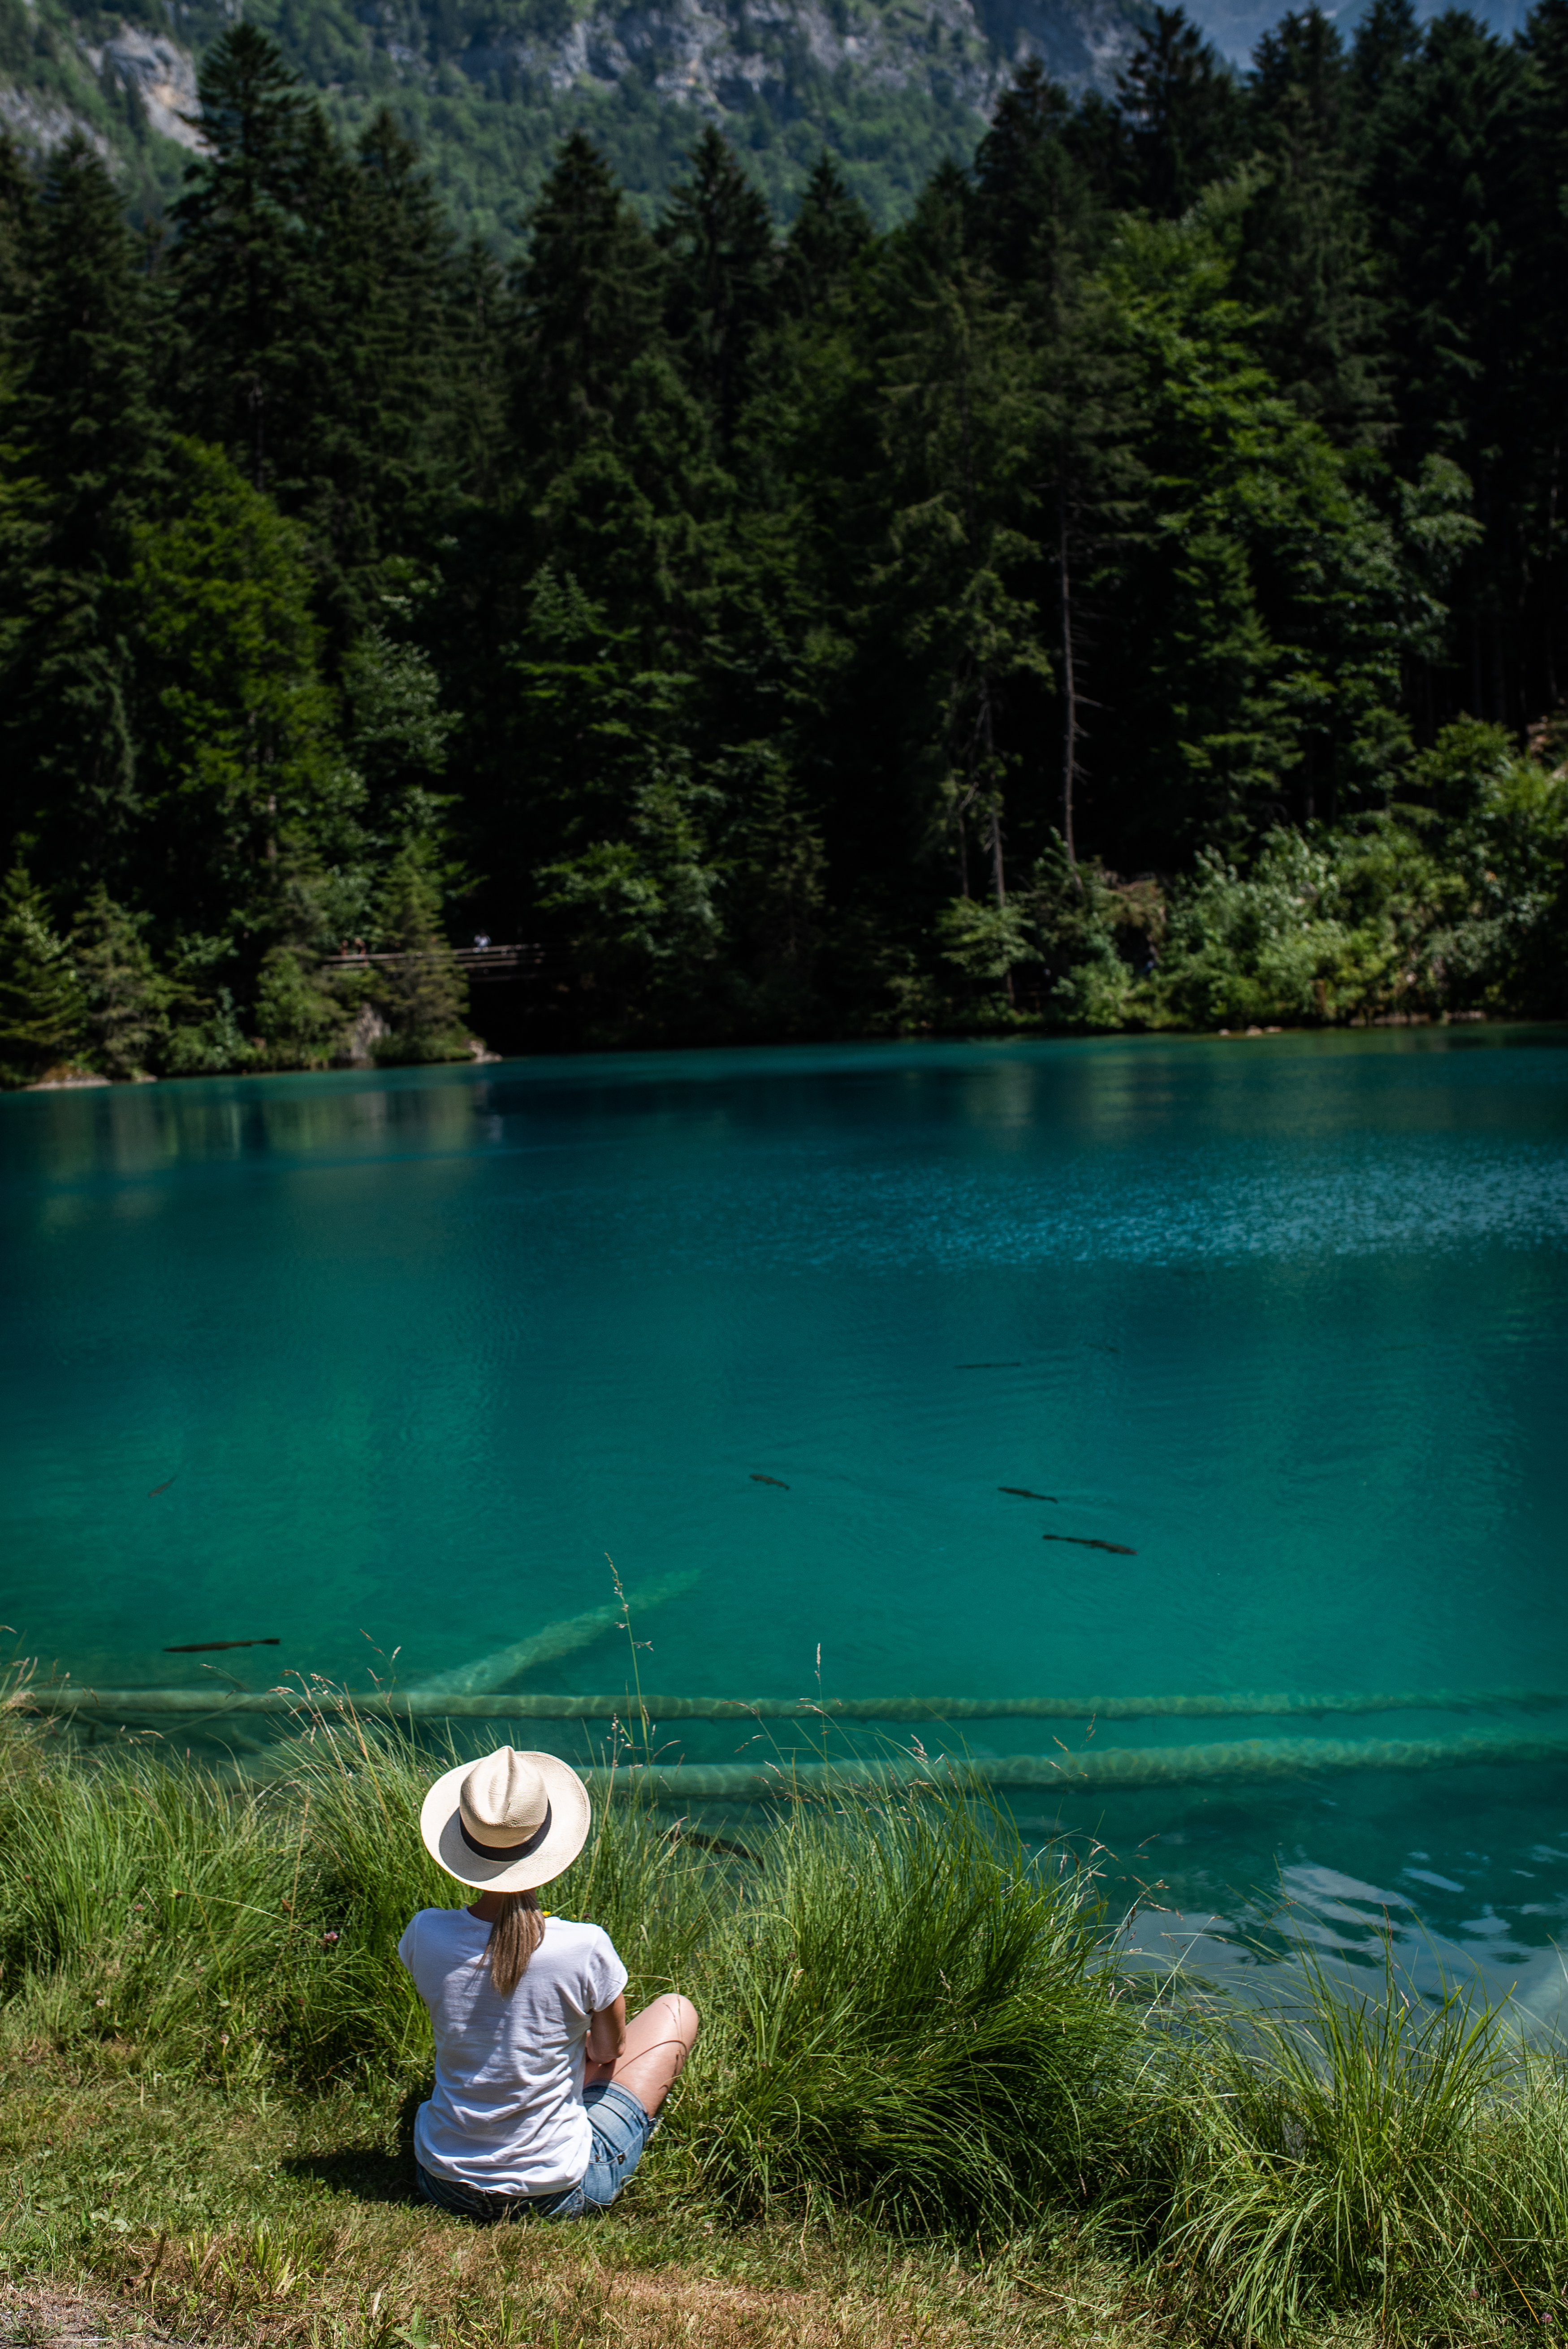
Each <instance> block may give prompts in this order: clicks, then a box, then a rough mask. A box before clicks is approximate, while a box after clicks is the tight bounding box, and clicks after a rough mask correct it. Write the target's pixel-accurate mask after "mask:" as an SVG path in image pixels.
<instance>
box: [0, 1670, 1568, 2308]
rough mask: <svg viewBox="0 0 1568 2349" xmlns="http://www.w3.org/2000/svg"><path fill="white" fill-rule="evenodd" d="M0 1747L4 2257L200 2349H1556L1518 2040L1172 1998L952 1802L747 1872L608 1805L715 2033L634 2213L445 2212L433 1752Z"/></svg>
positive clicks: (1500, 2022) (1565, 2245)
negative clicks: (424, 2174)
mask: <svg viewBox="0 0 1568 2349" xmlns="http://www.w3.org/2000/svg"><path fill="white" fill-rule="evenodd" d="M3 1726H4V1733H5V1734H4V1743H3V1744H0V1816H3V1832H0V1884H3V1888H4V1901H3V1904H0V1918H3V1920H4V1921H3V1924H0V1963H3V1967H4V1974H3V1989H4V1999H3V2004H0V2082H3V2102H0V2111H3V2114H4V2123H3V2126H4V2131H5V2150H6V2153H7V2155H8V2157H9V2163H10V2168H11V2178H12V2189H13V2190H12V2194H11V2198H10V2200H9V2202H8V2204H7V2207H6V2208H5V2211H4V2213H0V2264H3V2266H4V2269H5V2272H6V2273H7V2274H8V2275H9V2277H10V2278H11V2279H12V2281H13V2282H14V2283H15V2282H16V2281H17V2280H18V2279H26V2280H31V2281H32V2282H34V2283H47V2284H52V2285H54V2286H56V2287H64V2286H69V2285H86V2286H87V2287H88V2288H89V2289H90V2290H92V2291H95V2292H98V2293H99V2294H105V2293H107V2294H108V2295H110V2296H111V2297H113V2298H114V2299H115V2300H116V2301H117V2302H119V2306H120V2308H121V2311H122V2316H123V2322H124V2323H126V2324H127V2325H129V2326H134V2325H136V2324H138V2323H142V2322H147V2323H154V2324H157V2325H159V2326H161V2327H163V2328H164V2329H165V2330H167V2331H170V2332H172V2333H175V2334H177V2335H181V2336H182V2337H191V2336H197V2335H199V2336H201V2337H203V2338H222V2339H224V2340H229V2341H246V2342H249V2341H253V2340H254V2341H258V2342H260V2341H267V2342H273V2341H275V2342H280V2343H282V2342H289V2343H293V2342H296V2341H297V2342H300V2343H306V2342H308V2343H310V2344H312V2349H315V2344H325V2343H332V2344H345V2349H348V2344H353V2349H359V2345H360V2344H365V2349H389V2344H392V2343H394V2342H402V2343H405V2344H409V2349H427V2344H431V2345H432V2349H448V2344H457V2343H459V2342H461V2343H464V2344H469V2343H472V2344H479V2349H490V2344H495V2349H511V2344H520V2343H530V2344H531V2343H534V2342H539V2343H548V2344H550V2349H575V2344H579V2343H582V2344H587V2343H598V2342H602V2341H603V2342H609V2341H612V2340H614V2341H616V2342H629V2343H635V2344H649V2349H656V2344H657V2345H662V2344H665V2342H668V2343H670V2344H674V2343H676V2342H683V2343H684V2342H687V2341H696V2342H702V2343H707V2342H712V2343H716V2344H717V2343H725V2344H729V2343H741V2342H748V2343H749V2342H756V2343H758V2344H761V2343H764V2342H766V2343H774V2342H800V2343H805V2342H818V2341H821V2342H829V2341H830V2342H834V2343H843V2344H865V2345H866V2349H882V2344H887V2349H897V2344H905V2343H914V2342H920V2343H930V2344H948V2343H953V2344H958V2343H961V2342H985V2343H990V2342H995V2343H1012V2342H1015V2341H1016V2342H1020V2343H1021V2342H1023V2341H1025V2340H1038V2339H1040V2338H1041V2337H1042V2336H1044V2337H1048V2338H1052V2339H1060V2340H1063V2341H1071V2340H1075V2339H1078V2338H1080V2337H1081V2338H1083V2339H1085V2340H1086V2341H1087V2340H1089V2339H1095V2340H1099V2341H1101V2342H1105V2341H1110V2342H1113V2343H1117V2344H1121V2343H1124V2342H1125V2343H1128V2344H1130V2343H1131V2342H1133V2341H1134V2340H1142V2339H1147V2338H1149V2337H1150V2336H1151V2335H1153V2334H1159V2335H1161V2336H1166V2337H1169V2336H1172V2335H1178V2334H1179V2335H1181V2336H1183V2337H1188V2338H1192V2339H1200V2338H1202V2339H1216V2340H1242V2339H1249V2338H1256V2339H1260V2340H1267V2339H1287V2338H1288V2339H1290V2340H1293V2341H1294V2340H1302V2339H1306V2338H1309V2337H1317V2336H1319V2335H1322V2336H1325V2337H1326V2336H1328V2335H1331V2334H1332V2335H1335V2336H1336V2337H1346V2338H1348V2337H1357V2338H1370V2337H1374V2336H1376V2337H1379V2338H1387V2339H1398V2340H1408V2341H1416V2340H1421V2341H1426V2340H1436V2339H1444V2340H1448V2339H1460V2338H1463V2339H1465V2340H1467V2341H1475V2342H1478V2343H1479V2342H1482V2341H1487V2340H1494V2339H1495V2340H1501V2339H1504V2338H1511V2337H1513V2336H1515V2335H1517V2334H1519V2333H1522V2332H1529V2333H1535V2334H1537V2335H1539V2334H1540V2333H1542V2332H1543V2331H1546V2332H1551V2331H1553V2330H1554V2329H1555V2327H1556V2326H1557V2325H1558V2324H1559V2323H1561V2322H1562V2321H1563V2315H1564V2313H1565V2302H1564V2287H1565V2286H1568V2147H1565V2144H1564V2128H1563V2121H1564V2117H1565V2116H1568V2091H1565V2083H1564V2071H1563V2064H1562V2062H1561V2060H1560V2057H1559V2054H1558V2053H1557V2051H1556V2050H1555V2049H1553V2048H1547V2049H1545V2050H1542V2049H1540V2048H1534V2049H1532V2048H1529V2047H1526V2046H1525V2045H1524V2044H1522V2041H1521V2040H1520V2039H1519V2037H1518V2035H1517V2034H1515V2033H1512V2032H1511V2030H1510V2028H1509V2026H1508V2023H1507V2020H1506V2017H1505V2016H1502V2015H1500V2014H1498V2013H1495V2012H1492V2011H1488V2010H1484V2009H1482V2008H1481V2007H1480V2006H1479V2005H1478V2006H1474V2007H1470V2008H1465V2007H1463V2006H1460V2005H1459V2004H1456V2003H1450V2004H1449V2005H1448V2006H1446V2007H1445V2006H1443V2005H1441V2004H1440V2003H1435V2002H1430V2001H1427V2002H1421V2001H1418V2000H1415V1999H1414V1998H1408V1997H1406V1996H1403V1995H1401V1994H1400V1991H1399V1986H1398V1983H1397V1982H1394V1981H1392V1980H1390V1982H1389V1983H1388V1984H1387V1992H1388V1993H1389V1994H1388V1995H1387V1996H1385V1995H1382V1994H1381V1993H1380V1994H1378V1995H1376V1996H1372V1997H1369V1998H1367V1999H1366V2000H1365V2001H1360V2002H1358V2001H1355V2000H1349V2001H1346V1999H1345V1998H1344V1997H1343V1995H1339V1996H1336V1995H1335V1994H1334V1993H1332V1992H1330V1991H1329V1989H1328V1988H1327V1987H1326V1985H1325V1984H1322V1983H1319V1984H1318V1985H1317V1988H1316V1990H1315V1992H1309V1996H1308V1999H1307V2002H1306V2004H1305V2010H1304V2011H1303V2012H1301V2013H1297V2014H1295V2015H1293V2016H1287V2015H1285V2014H1284V2013H1275V2012H1270V2011H1263V2010H1258V2009H1243V2008H1242V2007H1239V2006H1233V2005H1231V2004H1229V2003H1227V2002H1225V2001H1223V2000H1221V1999H1218V1998H1216V1997H1214V1996H1212V1995H1204V1994H1201V1993H1200V1992H1198V1991H1196V1990H1195V1989H1191V1988H1186V1987H1182V1986H1174V1985H1166V1986H1164V1987H1163V1988H1161V1990H1160V1991H1159V1992H1158V1994H1154V1995H1151V1992H1150V1985H1149V1982H1148V1981H1147V1979H1145V1980H1143V1981H1142V1982H1139V1981H1137V1980H1135V1979H1134V1978H1132V1977H1131V1976H1129V1975H1127V1974H1125V1973H1124V1972H1123V1971H1121V1970H1120V1969H1119V1966H1118V1963H1117V1961H1116V1951H1115V1947H1114V1943H1113V1942H1112V1940H1110V1938H1109V1936H1108V1934H1107V1933H1106V1931H1105V1930H1104V1927H1103V1924H1102V1921H1101V1920H1100V1919H1099V1915H1098V1914H1097V1911H1096V1908H1095V1903H1094V1886H1093V1883H1092V1881H1090V1880H1088V1879H1087V1878H1084V1877H1082V1876H1081V1875H1075V1874H1074V1873H1073V1872H1072V1871H1071V1870H1070V1869H1068V1868H1066V1867H1065V1866H1064V1867H1061V1868H1057V1867H1056V1866H1055V1865H1054V1864H1047V1866H1045V1867H1041V1866H1040V1865H1038V1864H1032V1863H1030V1862H1029V1861H1028V1860H1027V1859H1026V1856H1025V1854H1024V1852H1023V1851H1022V1849H1021V1847H1019V1845H1018V1844H1017V1842H1016V1838H1014V1837H1013V1836H1012V1834H1011V1832H1010V1830H1009V1828H1008V1827H1007V1826H1006V1822H1005V1821H1004V1820H1002V1819H1001V1818H999V1817H997V1816H994V1815H992V1814H991V1813H989V1812H988V1811H985V1810H984V1809H981V1808H979V1807H976V1806H968V1805H964V1804H961V1803H958V1802H955V1801H953V1800H951V1799H947V1800H940V1799H930V1800H922V1799H920V1798H919V1797H917V1796H915V1795H904V1796H903V1797H901V1798H900V1799H899V1800H897V1801H883V1802H878V1803H862V1804H845V1803H840V1804H838V1805H836V1806H827V1805H824V1804H816V1803H810V1802H803V1803H800V1804H798V1805H796V1806H793V1807H785V1808H782V1809H781V1810H780V1811H779V1814H778V1815H777V1816H776V1817H775V1818H774V1819H773V1821H772V1823H771V1824H769V1825H768V1826H766V1828H765V1829H764V1830H763V1831H761V1832H758V1833H752V1832H751V1831H748V1832H747V1834H746V1836H745V1838H744V1848H743V1849H718V1850H716V1849H714V1848H712V1847H710V1846H708V1845H707V1844H705V1843H702V1842H699V1841H696V1840H695V1839H691V1838H687V1837H683V1836H682V1834H681V1833H680V1830H679V1822H678V1821H676V1820H675V1819H673V1818H672V1817H671V1816H670V1815H668V1814H667V1813H665V1814H662V1815H655V1813H654V1812H652V1811H650V1810H648V1809H646V1808H645V1807H643V1806H639V1805H636V1804H624V1803H620V1802H617V1803H615V1804H613V1805H606V1806H603V1810H602V1812H601V1816H600V1818H599V1820H598V1821H597V1822H596V1826H595V1833H594V1836H593V1839H592V1840H591V1843H590V1846H589V1847H588V1850H587V1851H586V1852H585V1854H584V1856H583V1860H582V1861H581V1862H579V1864H578V1866H577V1867H576V1868H574V1869H573V1871H572V1872H571V1874H570V1875H569V1876H568V1877H566V1878H563V1879H562V1883H561V1885H560V1887H559V1889H558V1892H557V1895H556V1898H557V1902H558V1905H559V1906H560V1907H561V1908H562V1909H563V1910H567V1911H569V1912H573V1913H577V1914H583V1915H591V1916H593V1917H594V1918H595V1919H597V1920H599V1921H600V1922H602V1923H603V1924H604V1925H605V1927H606V1928H607V1929H608V1930H610V1931H611V1933H612V1934H613V1936H614V1939H615V1940H616V1942H617V1944H618V1946H619V1947H620V1949H621V1951H622V1952H623V1954H624V1957H625V1959H626V1961H627V1963H628V1965H629V1966H630V1968H631V1971H632V1995H633V1997H634V1998H643V1997H646V1996H647V1995H649V1994H651V1993H652V1992H655V1991H656V1990H658V1989H660V1988H663V1987H665V1986H666V1985H668V1984H672V1983H673V1984H677V1985H678V1986H679V1987H681V1988H683V1989H685V1990H686V1991H688V1992H690V1993H691V1994H692V1995H693V1996H695V1997H696V2000H697V2002H698V2004H699V2005H700V2006H701V2008H702V2009H703V2012H704V2015H705V2033H704V2038H703V2041H702V2043H701V2045H700V2046H699V2049H698V2053H697V2055H696V2059H695V2061H694V2063H693V2065H692V2067H691V2069H690V2071H689V2073H688V2075H687V2076H686V2081H685V2082H684V2083H683V2084H682V2086H681V2088H680V2090H679V2091H678V2092H677V2094H676V2098H675V2099H674V2102H673V2105H672V2108H671V2112H670V2116H669V2120H668V2123H667V2125H666V2126H665V2128H664V2129H663V2130H662V2131H661V2134H660V2136H659V2137H658V2139H657V2141H656V2143H655V2147H654V2149H653V2151H652V2153H651V2155H650V2157H649V2158H648V2160H647V2161H646V2163H645V2165H644V2168H643V2169H642V2171H641V2172H640V2173H639V2175H638V2177H637V2178H636V2180H635V2182H634V2187H633V2189H631V2190H630V2191H629V2192H628V2194H627V2196H626V2197H625V2199H624V2202H623V2203H622V2204H621V2205H620V2206H618V2208H617V2209H616V2211H615V2212H614V2214H613V2215H611V2216H610V2217H609V2218H607V2219H606V2220H603V2221H600V2222H594V2223H593V2224H589V2225H584V2226H582V2227H579V2228H574V2229H562V2230H550V2229H547V2228H545V2227H543V2226H527V2225H525V2226H522V2227H520V2228H517V2229H512V2230H497V2231H494V2232H490V2233H481V2232H479V2231H478V2230H471V2229H467V2228H465V2227H463V2226H462V2225H461V2224H460V2223H459V2222H458V2221H455V2220H449V2219H448V2218H446V2217H444V2216H442V2215H440V2214H438V2213H434V2212H430V2211H428V2210H426V2209H422V2208H421V2207H420V2206H419V2205H418V2204H417V2203H416V2202H415V2201H414V2199H413V2195H412V2170H411V2165H410V2162H409V2157H408V2149H407V2136H408V2128H409V2126H410V2122H411V2116H412V2113H413V2109H414V2107H415V2106H416V2105H417V2104H418V2101H419V2099H420V2097H421V2095H423V2094H424V2093H425V2089H426V2082H427V2075H428V2032H427V2029H426V2025H425V2022H424V2017H423V2012H422V2010H421V2009H420V2008H419V2007H418V2002H417V2001H416V2000H415V1998H414V1995H413V1992H412V1990H411V1987H410V1986H409V1984H408V1982H407V1978H406V1977H405V1976H404V1975H403V1973H402V1971H401V1969H400V1967H399V1966H398V1964H397V1959H396V1955H395V1945H396V1940H397V1934H398V1932H399V1931H400V1930H401V1927H402V1925H403V1923H404V1922H405V1920H406V1919H407V1916H408V1915H409V1913H410V1912H411V1911H412V1910H413V1909H415V1908H417V1907H419V1906H421V1905H427V1904H431V1903H445V1902H447V1901H448V1900H449V1899H450V1897H451V1895H452V1891H453V1888H452V1887H451V1886H450V1884H449V1882H448V1881H447V1880H446V1879H445V1878H441V1877H439V1876H438V1874H437V1873H436V1872H435V1871H434V1870H433V1868H431V1866H430V1864H429V1863H428V1860H427V1858H426V1857H425V1854H424V1852H423V1849H422V1847H421V1846H420V1844H419V1841H418V1835H417V1832H416V1827H415V1821H416V1816H417V1808H418V1795H419V1793H420V1791H421V1790H422V1788H423V1785H424V1784H425V1783H426V1780H427V1779H428V1775H429V1772H430V1767H431V1757H430V1755H429V1754H427V1753H425V1752H423V1751H421V1750H419V1749H418V1748H417V1747H415V1746H413V1745H412V1744H407V1743H406V1742H403V1741H402V1740H400V1739H398V1738H397V1737H396V1736H393V1735H389V1734H386V1733H370V1732H368V1731H362V1730H361V1728H360V1727H359V1726H358V1725H357V1724H355V1723H348V1724H346V1725H344V1726H343V1727H341V1728H338V1729H328V1728H326V1727H325V1726H323V1725H318V1726H317V1727H316V1728H315V1732H314V1733H310V1732H308V1731H307V1732H306V1733H302V1735H301V1736H300V1737H299V1739H298V1741H297V1744H296V1745H294V1747H292V1748H291V1750H290V1752H289V1753H288V1754H287V1757H286V1764H287V1766H286V1767H285V1768H284V1770H283V1771H282V1772H281V1773H280V1774H279V1775H276V1776H274V1777H273V1778H272V1779H271V1780H270V1781H269V1783H267V1784H265V1785H247V1784H246V1783H245V1782H243V1781H242V1779H241V1778H239V1777H238V1776H237V1775H235V1776H226V1775H217V1774H214V1773H212V1772H211V1771H208V1770H205V1769H203V1768H201V1766H199V1765H197V1764H192V1763H189V1762H185V1761H181V1760H170V1759H169V1758H168V1757H167V1753H166V1749H163V1748H161V1747H160V1746H158V1745H155V1744H147V1745H141V1746H129V1747H121V1748H119V1750H115V1749H110V1750H109V1751H108V1753H107V1754H103V1753H98V1754H84V1753H82V1752H81V1751H79V1750H76V1749H73V1748H71V1747H70V1746H68V1745H67V1744H64V1743H63V1742H59V1741H57V1740H55V1739H53V1738H51V1737H49V1736H48V1735H46V1733H44V1732H43V1730H42V1729H41V1727H40V1726H39V1724H38V1723H36V1722H35V1721H32V1720H30V1719H29V1718H28V1717H27V1716H26V1713H24V1712H22V1711H21V1710H19V1709H17V1708H15V1707H13V1708H12V1709H11V1710H10V1711H9V1712H8V1713H6V1714H5V1717H4V1723H3Z"/></svg>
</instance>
